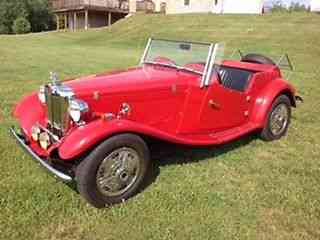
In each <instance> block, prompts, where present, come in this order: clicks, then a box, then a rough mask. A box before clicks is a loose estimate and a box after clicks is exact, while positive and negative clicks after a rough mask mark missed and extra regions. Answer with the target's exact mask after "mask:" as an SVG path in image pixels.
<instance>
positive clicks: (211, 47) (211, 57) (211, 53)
mask: <svg viewBox="0 0 320 240" xmlns="http://www.w3.org/2000/svg"><path fill="white" fill-rule="evenodd" d="M153 40H156V41H166V42H175V43H181V44H184V43H185V44H199V45H205V46H208V55H207V59H206V62H205V67H204V70H203V72H200V71H196V70H194V69H191V68H187V67H183V66H179V65H176V64H168V63H161V62H155V61H146V58H147V56H148V53H149V50H150V48H151V44H152V41H153ZM221 46H222V45H221V44H213V43H204V42H191V41H176V40H167V39H159V38H157V39H155V38H149V40H148V43H147V46H146V48H145V50H144V52H143V55H142V57H141V60H140V66H143V65H144V64H152V65H160V66H164V67H169V68H175V69H177V70H183V71H187V72H191V73H194V74H198V75H200V76H202V79H201V83H200V87H201V88H203V87H207V86H209V85H210V80H211V76H212V73H213V71H214V70H215V68H214V65H215V64H217V63H216V60H217V55H218V50H219V47H221Z"/></svg>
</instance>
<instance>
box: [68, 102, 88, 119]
mask: <svg viewBox="0 0 320 240" xmlns="http://www.w3.org/2000/svg"><path fill="white" fill-rule="evenodd" d="M88 111H89V107H88V104H87V103H86V102H85V101H82V100H78V99H72V100H70V105H69V114H70V117H71V118H72V120H73V121H74V122H76V123H78V122H80V120H81V117H82V115H83V114H84V113H86V112H88Z"/></svg>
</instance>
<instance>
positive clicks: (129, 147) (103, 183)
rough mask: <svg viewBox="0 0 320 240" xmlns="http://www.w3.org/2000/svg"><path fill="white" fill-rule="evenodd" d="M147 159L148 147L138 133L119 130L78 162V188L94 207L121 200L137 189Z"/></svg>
mask: <svg viewBox="0 0 320 240" xmlns="http://www.w3.org/2000/svg"><path fill="white" fill-rule="evenodd" d="M149 161H150V160H149V150H148V147H147V145H146V144H145V142H144V141H143V140H142V139H141V138H140V137H139V136H137V135H134V134H121V135H118V136H114V137H111V138H109V139H107V140H106V141H105V142H103V143H101V144H100V145H99V146H98V147H97V148H96V149H94V150H93V151H92V152H91V153H90V154H89V156H88V157H86V158H85V159H84V160H83V161H82V162H81V163H80V164H79V165H78V167H77V170H76V180H77V185H78V190H79V192H80V194H81V195H82V196H83V197H84V198H85V199H86V200H87V201H88V202H89V203H90V204H92V205H93V206H95V207H97V208H102V207H105V206H106V205H110V204H116V203H121V202H123V201H124V200H126V199H128V198H130V197H132V196H133V195H134V194H136V193H137V191H138V190H139V187H140V186H141V185H142V183H143V181H144V179H145V176H146V173H147V169H148V165H149Z"/></svg>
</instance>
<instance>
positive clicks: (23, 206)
mask: <svg viewBox="0 0 320 240" xmlns="http://www.w3.org/2000/svg"><path fill="white" fill-rule="evenodd" d="M319 26H320V15H316V14H285V15H266V16H231V15H230V16H228V15H226V16H215V15H181V16H161V15H147V16H146V15H137V16H135V17H132V18H129V19H127V20H123V21H121V22H119V23H117V24H115V25H113V26H112V27H110V28H108V29H101V30H90V31H87V32H77V33H70V32H68V33H64V32H59V33H44V34H30V35H25V36H0V124H1V125H0V239H90V240H91V239H201V240H204V239H272V240H274V239H320V144H319V139H320V79H319V75H320V58H319V56H320V27H319ZM149 36H154V37H161V38H172V39H184V40H194V41H212V42H217V41H224V42H225V43H226V44H227V45H226V46H227V50H228V54H231V52H232V51H233V50H234V49H236V48H241V49H243V50H245V51H255V52H262V53H267V54H271V55H281V53H285V52H286V53H288V54H289V55H290V56H291V59H292V61H293V63H294V65H295V66H296V69H295V72H294V73H293V74H292V76H291V79H290V81H292V82H293V83H294V84H295V86H296V87H297V89H298V90H299V92H300V94H301V95H303V96H304V99H305V103H304V104H302V105H300V106H299V108H298V109H296V110H295V111H294V113H293V119H292V125H291V127H290V130H289V134H288V136H287V137H286V138H284V139H282V140H281V141H276V142H272V143H266V142H263V141H261V140H260V139H259V138H256V137H255V136H249V137H245V138H243V139H240V140H238V141H236V142H233V143H230V144H227V145H224V146H220V147H211V148H201V149H199V148H197V149H189V148H187V149H186V148H180V147H179V148H175V147H163V148H162V149H161V151H155V153H154V154H153V156H152V158H153V159H154V162H155V164H154V165H155V166H154V169H153V175H154V177H153V179H152V180H153V182H152V183H151V184H149V185H148V186H147V187H146V189H145V190H144V191H143V192H142V193H140V194H138V195H137V196H136V197H134V198H133V199H131V200H129V201H128V202H126V203H124V204H121V205H117V206H113V207H110V208H108V209H105V210H96V209H94V208H92V207H90V206H89V205H88V204H86V202H85V201H84V200H83V199H81V197H80V196H79V195H78V194H77V193H76V192H75V191H73V190H72V189H71V188H69V187H68V186H67V185H65V184H63V183H61V182H59V181H57V180H55V179H54V178H53V177H51V176H49V175H48V174H47V173H46V172H45V171H43V170H42V169H41V168H40V167H39V166H37V165H36V164H34V162H33V161H32V160H31V158H30V157H29V156H28V155H26V154H25V153H23V151H22V150H21V149H20V148H18V147H17V145H16V143H15V141H14V140H13V139H11V138H10V137H9V135H8V130H7V128H8V127H9V126H10V125H12V124H14V120H13V118H12V117H11V115H10V114H11V111H12V108H13V107H14V104H15V103H16V102H17V101H19V99H21V97H22V96H23V95H26V94H28V93H29V92H31V91H33V90H36V89H38V87H39V85H41V84H43V83H45V82H47V81H48V72H49V71H52V70H54V71H57V72H58V73H59V74H60V76H61V78H69V77H73V76H80V75H86V74H91V73H96V72H102V71H105V70H110V69H114V68H124V67H127V66H134V65H136V64H137V63H138V61H139V58H140V55H141V54H142V51H143V48H144V45H145V43H146V41H147V38H148V37H149ZM26 111H32V109H26Z"/></svg>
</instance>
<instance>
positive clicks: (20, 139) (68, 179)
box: [9, 127, 73, 182]
mask: <svg viewBox="0 0 320 240" xmlns="http://www.w3.org/2000/svg"><path fill="white" fill-rule="evenodd" d="M9 131H10V133H11V135H12V136H13V137H14V138H15V139H16V140H17V142H18V143H19V144H20V145H21V147H22V148H23V149H24V150H25V151H26V152H28V153H29V154H30V155H31V156H32V157H33V159H34V160H35V161H36V162H38V163H40V165H41V166H42V167H44V168H45V169H47V170H48V171H49V172H50V173H51V174H53V175H54V176H55V177H57V178H59V179H60V180H62V181H64V182H72V181H73V178H72V177H71V176H69V175H67V174H65V173H63V172H61V171H59V170H57V169H55V168H54V167H52V166H51V165H50V164H48V163H47V162H46V161H45V160H44V159H42V158H41V157H39V156H38V155H37V154H36V153H35V152H33V150H32V149H31V148H30V147H29V146H28V145H27V144H26V143H25V140H24V137H22V136H21V135H20V134H18V133H17V132H16V131H15V129H14V128H13V127H11V128H10V129H9Z"/></svg>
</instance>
